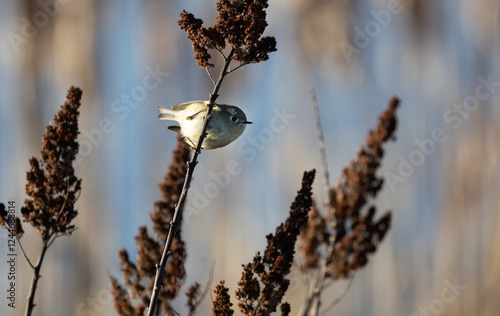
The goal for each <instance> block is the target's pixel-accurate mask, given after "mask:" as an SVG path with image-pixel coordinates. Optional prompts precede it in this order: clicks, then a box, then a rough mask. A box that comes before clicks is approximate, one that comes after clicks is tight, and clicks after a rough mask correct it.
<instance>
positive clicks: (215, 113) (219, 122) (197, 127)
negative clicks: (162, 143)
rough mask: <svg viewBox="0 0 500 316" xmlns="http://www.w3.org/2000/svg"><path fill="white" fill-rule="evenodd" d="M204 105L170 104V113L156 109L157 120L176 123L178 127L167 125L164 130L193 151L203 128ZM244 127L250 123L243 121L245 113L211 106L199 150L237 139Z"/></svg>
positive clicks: (223, 106) (231, 106)
mask: <svg viewBox="0 0 500 316" xmlns="http://www.w3.org/2000/svg"><path fill="white" fill-rule="evenodd" d="M208 104H209V101H190V102H185V103H179V104H174V105H172V110H169V109H167V108H164V107H161V106H160V107H158V111H160V115H159V116H158V118H159V119H160V120H171V121H177V122H179V124H180V126H169V127H168V129H169V130H172V131H175V132H178V133H180V134H181V137H182V139H183V140H184V141H185V142H186V143H188V144H189V145H191V146H192V148H195V147H196V144H197V142H198V140H199V138H200V134H201V129H202V128H203V120H204V119H205V116H206V114H207V111H208ZM247 124H252V122H249V121H247V117H246V115H245V113H244V112H243V111H242V110H241V109H240V108H239V107H237V106H234V105H227V104H214V106H213V108H212V117H211V118H210V121H209V122H208V126H207V131H206V132H207V135H206V137H205V139H204V140H203V144H202V146H201V148H202V149H215V148H220V147H224V146H226V145H228V144H230V143H231V142H233V141H234V140H236V139H237V138H238V137H240V135H241V134H242V133H243V131H244V130H245V127H246V125H247Z"/></svg>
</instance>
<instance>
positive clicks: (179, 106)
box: [172, 101, 207, 112]
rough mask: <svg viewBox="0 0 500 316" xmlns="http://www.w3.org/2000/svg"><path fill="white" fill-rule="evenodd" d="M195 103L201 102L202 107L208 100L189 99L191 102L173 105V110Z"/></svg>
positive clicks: (179, 109) (182, 108)
mask: <svg viewBox="0 0 500 316" xmlns="http://www.w3.org/2000/svg"><path fill="white" fill-rule="evenodd" d="M194 103H199V104H200V107H202V105H205V104H206V103H207V102H206V101H189V102H184V103H177V104H174V105H172V110H174V111H176V112H177V111H182V110H185V109H186V108H187V107H188V106H190V105H191V104H194Z"/></svg>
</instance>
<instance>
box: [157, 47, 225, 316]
mask: <svg viewBox="0 0 500 316" xmlns="http://www.w3.org/2000/svg"><path fill="white" fill-rule="evenodd" d="M233 55H234V49H231V52H230V53H229V55H228V56H227V58H226V59H225V60H224V67H223V68H222V70H221V72H220V75H219V78H218V80H217V83H216V84H215V86H214V90H213V92H212V93H211V94H210V100H209V104H208V110H207V115H206V117H205V120H204V122H203V127H202V132H201V135H200V138H199V140H198V144H197V146H196V149H195V151H194V152H193V156H192V158H191V160H190V161H189V163H188V170H187V173H186V179H185V180H184V186H183V188H182V193H181V196H180V197H179V202H178V203H177V206H176V208H175V213H174V217H173V220H172V224H171V225H170V229H169V232H168V236H167V240H166V242H165V247H164V249H163V254H162V257H161V260H160V264H159V265H157V266H156V276H155V281H154V286H153V293H152V294H151V300H150V303H149V309H148V316H152V315H154V311H155V308H156V302H157V300H158V293H159V291H160V287H161V282H162V280H163V273H164V270H165V266H166V264H167V259H168V256H169V254H170V247H171V246H172V241H173V239H174V236H175V233H176V232H177V228H178V227H179V225H180V223H181V215H182V211H183V210H184V203H185V201H186V196H187V192H188V190H189V187H190V185H191V179H192V177H193V172H194V168H195V167H196V164H197V163H198V161H197V159H198V155H199V154H200V153H201V145H202V144H203V140H204V139H205V136H206V131H207V126H208V121H209V120H210V117H211V116H212V109H213V106H214V104H215V100H216V99H217V97H218V96H219V94H218V92H219V89H220V87H221V84H222V81H223V80H224V78H225V76H226V75H227V74H228V72H227V69H228V67H229V64H230V63H231V61H232V59H233Z"/></svg>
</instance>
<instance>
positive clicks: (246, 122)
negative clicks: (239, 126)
mask: <svg viewBox="0 0 500 316" xmlns="http://www.w3.org/2000/svg"><path fill="white" fill-rule="evenodd" d="M242 123H243V124H253V123H252V122H249V121H245V122H242Z"/></svg>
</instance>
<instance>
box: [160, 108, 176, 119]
mask: <svg viewBox="0 0 500 316" xmlns="http://www.w3.org/2000/svg"><path fill="white" fill-rule="evenodd" d="M158 111H160V115H158V118H159V119H160V120H171V121H176V117H175V112H174V111H172V110H170V109H167V108H164V107H161V106H159V107H158Z"/></svg>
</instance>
